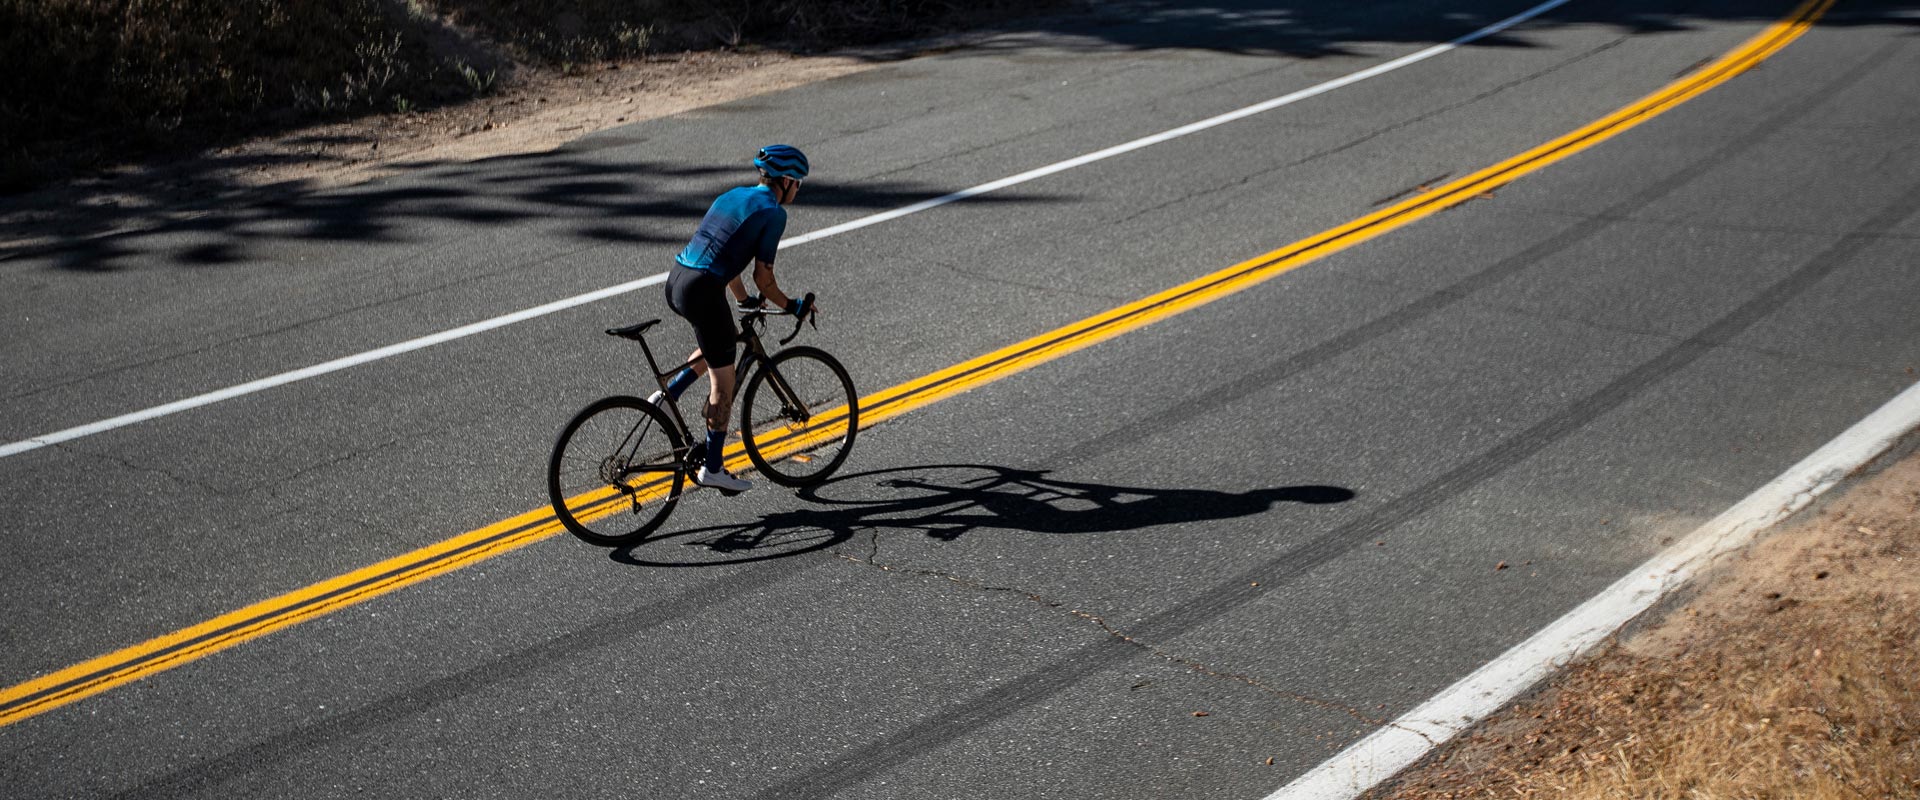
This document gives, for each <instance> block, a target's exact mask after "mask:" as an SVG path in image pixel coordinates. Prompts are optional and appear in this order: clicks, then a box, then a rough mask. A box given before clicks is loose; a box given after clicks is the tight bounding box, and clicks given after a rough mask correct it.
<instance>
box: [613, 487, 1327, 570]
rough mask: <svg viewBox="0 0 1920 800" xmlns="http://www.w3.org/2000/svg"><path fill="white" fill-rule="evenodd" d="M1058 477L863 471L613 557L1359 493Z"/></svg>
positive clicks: (694, 560) (1031, 525) (647, 559)
mask: <svg viewBox="0 0 1920 800" xmlns="http://www.w3.org/2000/svg"><path fill="white" fill-rule="evenodd" d="M1048 475H1049V473H1048V471H1046V470H1026V469H1013V468H1009V467H998V466H990V465H985V464H941V465H932V466H918V467H901V468H895V469H885V470H874V471H870V472H862V473H858V474H854V475H847V476H843V477H839V478H835V479H833V480H830V481H827V482H825V483H822V484H820V485H818V486H813V487H808V488H806V489H802V490H800V491H799V492H798V493H797V496H798V497H799V498H800V499H801V500H804V501H806V502H807V503H809V504H810V506H809V507H804V508H797V509H792V510H783V511H775V512H771V513H767V514H763V515H761V516H760V517H759V518H758V519H754V520H750V521H744V522H738V523H729V524H725V525H710V526H703V527H696V528H689V529H685V530H679V531H674V532H671V533H666V534H661V535H657V536H654V537H653V538H650V539H648V540H646V541H643V542H640V543H638V544H634V545H629V546H626V547H622V548H619V549H616V550H614V551H613V552H612V554H611V557H612V558H613V559H614V560H615V561H619V562H621V563H625V564H632V565H635V566H649V567H698V566H715V565H720V564H739V563H746V562H752V561H765V560H768V559H773V558H784V557H787V556H794V555H799V554H802V553H810V552H814V551H817V550H822V549H825V548H828V547H833V546H835V545H839V544H842V543H844V542H846V541H848V540H850V539H852V538H853V537H854V536H855V535H857V534H860V533H862V532H868V531H871V532H875V533H877V534H897V533H901V532H913V531H918V532H920V533H922V534H924V535H926V536H928V537H931V538H934V539H938V540H941V541H948V542H950V541H953V540H955V539H958V538H960V537H962V536H965V535H968V534H970V533H974V532H978V531H1006V532H1015V533H1045V534H1102V533H1123V532H1127V531H1138V530H1145V529H1149V528H1159V527H1163V526H1169V525H1180V524H1184V523H1194V522H1209V521H1215V520H1226V519H1235V518H1239V517H1250V516H1253V515H1256V514H1262V513H1265V512H1267V511H1268V510H1270V509H1272V508H1273V507H1274V506H1275V505H1278V504H1281V503H1304V504H1309V505H1321V504H1328V503H1343V502H1346V501H1348V500H1350V499H1352V498H1353V497H1354V492H1353V491H1352V490H1350V489H1345V488H1341V487H1338V486H1284V487H1275V488H1270V489H1254V490H1251V491H1245V492H1225V491H1216V490H1212V489H1156V488H1146V487H1139V486H1114V485H1108V484H1100V483H1082V482H1076V481H1065V480H1059V479H1055V478H1050V477H1048Z"/></svg>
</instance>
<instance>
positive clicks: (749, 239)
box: [673, 186, 787, 280]
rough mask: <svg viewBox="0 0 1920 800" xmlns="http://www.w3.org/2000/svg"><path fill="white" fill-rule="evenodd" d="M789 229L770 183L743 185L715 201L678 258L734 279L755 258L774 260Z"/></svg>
mask: <svg viewBox="0 0 1920 800" xmlns="http://www.w3.org/2000/svg"><path fill="white" fill-rule="evenodd" d="M786 232H787V210H786V209H784V208H781V207H780V201H779V199H777V198H775V197H774V196H773V190H772V189H771V188H769V187H766V186H742V187H740V188H738V189H732V190H729V191H728V192H727V193H726V194H723V195H720V197H719V198H718V199H716V200H714V201H713V207H712V208H709V209H707V216H706V218H704V219H702V220H700V229H699V230H697V231H695V232H694V234H693V241H690V242H688V243H687V247H686V249H685V250H681V251H680V255H678V256H675V257H674V259H673V260H674V261H675V262H678V263H679V264H681V265H682V266H687V267H692V268H694V269H697V270H703V271H706V272H711V273H713V274H715V275H718V276H720V277H721V278H722V279H724V280H733V279H734V278H735V277H736V276H738V275H739V274H740V273H742V272H745V271H746V269H747V266H748V265H749V264H751V263H753V261H754V260H755V259H758V260H760V261H765V262H767V263H769V264H771V263H773V256H774V254H775V253H776V252H778V251H779V249H780V237H781V235H782V234H785V233H786Z"/></svg>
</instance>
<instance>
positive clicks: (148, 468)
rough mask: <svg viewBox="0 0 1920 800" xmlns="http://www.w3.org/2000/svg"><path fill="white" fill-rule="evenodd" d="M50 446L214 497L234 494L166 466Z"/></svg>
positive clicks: (68, 445) (62, 444)
mask: <svg viewBox="0 0 1920 800" xmlns="http://www.w3.org/2000/svg"><path fill="white" fill-rule="evenodd" d="M48 446H49V447H52V448H54V449H56V450H59V451H60V452H63V453H66V454H68V455H73V456H79V457H81V458H87V459H93V460H97V461H107V462H111V463H113V464H115V465H118V466H119V467H120V468H121V469H125V470H128V471H131V472H144V473H150V474H154V475H159V476H161V477H163V478H166V479H167V480H170V481H173V482H174V483H177V484H180V485H181V486H191V487H194V488H196V489H199V490H200V491H201V492H202V493H203V494H207V495H211V496H213V497H222V498H224V497H230V496H232V494H233V492H230V491H228V490H223V489H220V488H219V487H217V486H214V485H213V484H211V483H207V482H206V481H203V480H200V479H199V478H193V477H188V476H185V475H181V474H179V473H176V472H174V471H173V470H170V469H167V468H166V467H159V466H152V465H148V464H140V463H137V462H134V461H132V460H129V459H127V458H126V457H124V456H118V455H114V454H112V453H98V452H94V451H91V450H86V449H82V448H80V447H76V446H74V445H73V444H71V443H68V442H53V443H51V444H49V445H48Z"/></svg>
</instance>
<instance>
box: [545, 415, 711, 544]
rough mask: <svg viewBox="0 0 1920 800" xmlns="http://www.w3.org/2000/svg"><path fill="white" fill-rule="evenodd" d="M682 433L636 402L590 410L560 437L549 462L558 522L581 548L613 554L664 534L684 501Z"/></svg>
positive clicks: (549, 484) (550, 492)
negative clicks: (613, 550) (664, 524)
mask: <svg viewBox="0 0 1920 800" xmlns="http://www.w3.org/2000/svg"><path fill="white" fill-rule="evenodd" d="M681 448H682V442H681V438H680V430H679V429H678V428H676V427H674V425H673V422H672V421H671V420H669V419H667V415H666V414H665V413H664V412H662V411H661V410H660V409H658V408H655V407H654V406H653V404H652V403H648V402H646V401H644V400H641V399H640V398H637V397H608V398H605V399H603V400H600V401H598V402H595V403H594V404H593V405H590V406H587V407H586V409H585V410H582V411H581V412H580V413H579V414H576V415H574V417H573V419H572V420H571V421H569V422H568V423H567V426H566V427H565V428H562V429H561V430H560V438H559V439H558V440H556V441H555V442H554V444H553V455H552V456H551V457H550V458H549V459H548V460H547V496H548V498H549V499H550V500H551V501H552V503H553V513H554V516H556V517H559V518H560V522H561V524H563V525H565V526H566V527H567V530H568V531H569V532H571V533H572V534H573V535H575V536H578V537H580V538H581V539H582V540H584V541H586V542H588V543H591V544H596V545H600V546H602V547H612V546H615V545H621V544H627V543H629V542H634V541H638V540H639V539H640V538H641V537H643V536H646V535H647V534H648V533H650V532H652V531H653V529H655V528H658V527H660V523H661V522H663V521H665V520H666V518H667V514H668V513H669V512H671V511H673V506H674V504H675V503H678V502H679V501H680V487H681V485H682V482H683V481H684V480H685V479H686V469H685V467H684V466H683V464H682V463H681V461H680V459H679V453H680V452H681Z"/></svg>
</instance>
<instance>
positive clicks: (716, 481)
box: [693, 466, 753, 495]
mask: <svg viewBox="0 0 1920 800" xmlns="http://www.w3.org/2000/svg"><path fill="white" fill-rule="evenodd" d="M693 482H694V483H697V484H700V485H701V486H706V487H709V488H713V489H719V490H720V491H721V492H724V493H726V494H729V495H734V494H739V493H741V492H744V491H746V490H748V489H751V488H753V482H752V481H744V480H741V479H739V478H736V477H733V476H732V475H729V474H727V471H726V470H710V469H708V468H706V467H705V466H702V467H700V471H699V472H696V473H694V474H693Z"/></svg>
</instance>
